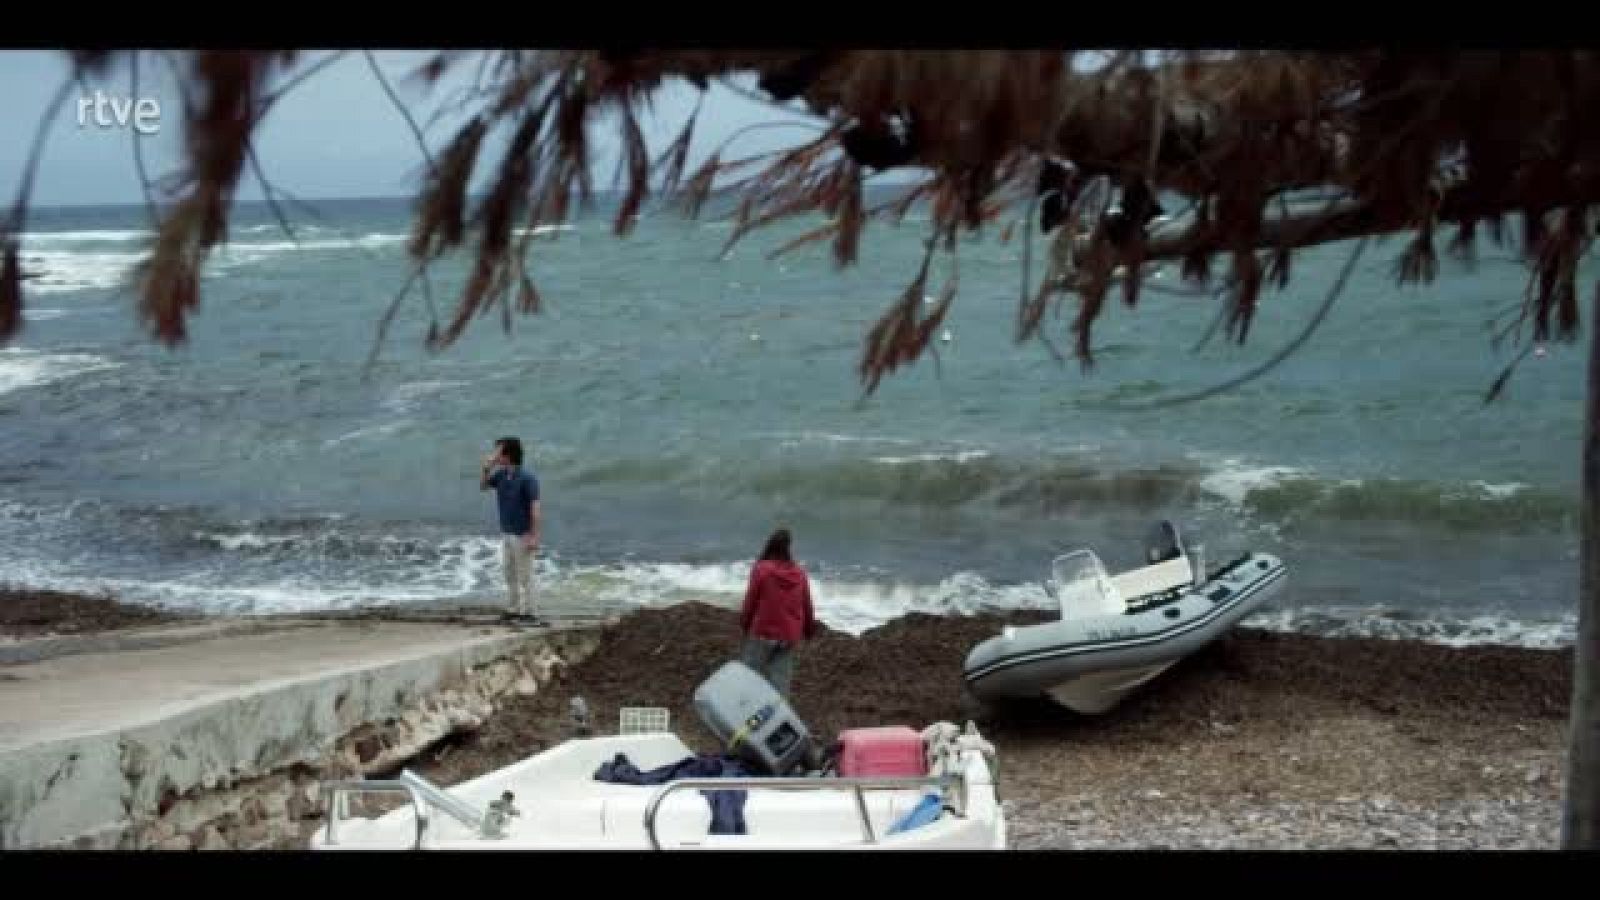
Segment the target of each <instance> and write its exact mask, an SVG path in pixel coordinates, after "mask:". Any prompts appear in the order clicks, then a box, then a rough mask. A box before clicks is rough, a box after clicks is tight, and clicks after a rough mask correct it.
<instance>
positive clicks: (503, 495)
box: [489, 466, 539, 534]
mask: <svg viewBox="0 0 1600 900" xmlns="http://www.w3.org/2000/svg"><path fill="white" fill-rule="evenodd" d="M489 486H490V487H492V488H494V494H495V500H497V501H498V502H499V504H500V531H501V532H502V533H504V534H527V533H528V531H529V529H531V528H532V527H533V516H532V513H531V512H529V509H528V507H530V506H532V505H533V501H535V500H537V499H539V479H538V478H536V477H534V474H533V471H532V470H530V469H525V468H523V467H522V466H515V467H511V468H507V467H505V466H502V467H500V468H499V469H496V470H495V473H494V474H493V475H490V476H489Z"/></svg>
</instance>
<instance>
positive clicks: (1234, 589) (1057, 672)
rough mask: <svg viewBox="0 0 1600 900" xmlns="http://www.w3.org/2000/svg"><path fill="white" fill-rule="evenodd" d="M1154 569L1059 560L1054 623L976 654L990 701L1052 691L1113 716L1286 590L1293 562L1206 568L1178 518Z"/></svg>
mask: <svg viewBox="0 0 1600 900" xmlns="http://www.w3.org/2000/svg"><path fill="white" fill-rule="evenodd" d="M1146 560H1147V562H1148V563H1149V564H1148V565H1146V566H1144V567H1142V568H1138V569H1133V570H1130V571H1128V572H1123V573H1121V574H1119V575H1117V576H1115V577H1109V576H1107V575H1106V570H1105V567H1104V566H1103V565H1102V564H1101V562H1100V559H1099V557H1097V556H1096V555H1095V554H1094V551H1092V550H1077V551H1074V552H1073V553H1069V554H1066V555H1064V556H1060V557H1057V558H1056V560H1055V561H1054V563H1053V564H1052V566H1051V581H1050V582H1048V583H1047V589H1049V590H1050V591H1051V593H1052V594H1053V595H1054V596H1055V597H1056V598H1057V599H1058V600H1059V601H1060V603H1061V618H1060V619H1058V620H1057V621H1054V622H1045V623H1042V624H1039V625H1030V626H1027V627H1023V628H1007V629H1005V631H1004V632H1002V633H1001V634H1000V635H998V636H996V637H993V638H990V639H988V640H986V641H984V642H983V643H981V644H979V645H977V646H976V647H974V648H973V649H972V651H971V652H970V653H969V654H968V655H967V661H966V666H965V669H964V675H965V678H966V682H967V689H968V690H969V691H970V692H971V693H972V694H973V696H974V697H977V698H978V699H980V700H993V699H1000V698H1006V697H1037V696H1039V695H1041V694H1047V695H1049V696H1050V697H1052V698H1054V699H1055V700H1056V702H1058V703H1060V704H1061V705H1063V706H1065V707H1067V708H1068V709H1072V710H1074V711H1076V712H1080V713H1085V714H1089V715H1093V714H1097V713H1103V712H1105V711H1107V710H1109V709H1111V708H1112V707H1114V706H1116V705H1117V703H1118V702H1120V701H1121V700H1122V698H1123V697H1125V696H1127V694H1128V693H1129V692H1130V691H1132V690H1133V689H1134V688H1136V687H1138V686H1139V685H1141V684H1144V683H1146V682H1148V681H1150V680H1151V679H1153V678H1155V677H1156V676H1158V675H1160V674H1161V673H1162V672H1164V671H1166V670H1167V669H1168V668H1169V667H1170V666H1172V665H1173V664H1174V663H1176V662H1178V661H1179V660H1180V659H1183V658H1184V657H1185V656H1188V655H1189V654H1191V653H1193V652H1195V651H1196V650H1198V649H1200V648H1201V647H1203V646H1205V645H1206V644H1209V643H1211V642H1212V641H1214V640H1216V639H1217V638H1219V637H1221V636H1222V635H1223V634H1225V633H1226V632H1227V631H1228V630H1230V629H1232V628H1233V627H1234V626H1235V625H1236V624H1238V622H1239V620H1240V619H1243V618H1244V617H1245V616H1248V615H1250V614H1251V613H1252V612H1255V611H1256V610H1257V609H1259V608H1260V607H1261V606H1262V605H1263V604H1265V603H1267V602H1269V601H1270V600H1272V599H1273V598H1275V597H1276V596H1277V595H1278V593H1279V592H1280V591H1281V590H1282V589H1283V585H1284V581H1285V577H1286V569H1285V568H1284V564H1283V561H1282V560H1280V559H1278V558H1277V557H1275V556H1271V555H1269V554H1265V553H1247V554H1245V555H1244V556H1241V557H1239V558H1238V559H1235V560H1233V561H1232V562H1230V563H1228V564H1227V565H1225V566H1223V567H1222V568H1221V569H1219V570H1217V571H1216V572H1214V573H1212V574H1210V575H1209V576H1207V575H1204V574H1203V571H1202V570H1203V568H1204V560H1203V559H1202V560H1200V561H1199V562H1198V563H1191V561H1190V559H1189V555H1188V552H1187V551H1186V549H1185V548H1184V546H1183V544H1182V541H1181V540H1180V539H1179V537H1178V532H1177V529H1176V528H1174V527H1173V526H1172V524H1171V523H1170V522H1161V523H1159V524H1158V525H1157V526H1156V529H1155V531H1154V532H1153V534H1152V538H1151V540H1150V542H1149V543H1148V544H1147V547H1146Z"/></svg>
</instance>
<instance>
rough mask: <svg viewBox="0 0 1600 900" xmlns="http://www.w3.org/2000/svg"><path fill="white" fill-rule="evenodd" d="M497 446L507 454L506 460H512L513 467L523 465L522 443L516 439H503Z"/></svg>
mask: <svg viewBox="0 0 1600 900" xmlns="http://www.w3.org/2000/svg"><path fill="white" fill-rule="evenodd" d="M495 443H496V444H499V445H500V448H501V449H502V450H504V451H505V452H506V459H509V460H511V464H512V465H513V466H520V465H522V441H521V440H518V439H517V438H514V437H503V438H501V439H500V440H498V441H495Z"/></svg>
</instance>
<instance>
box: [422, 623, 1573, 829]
mask: <svg viewBox="0 0 1600 900" xmlns="http://www.w3.org/2000/svg"><path fill="white" fill-rule="evenodd" d="M1030 618H1032V617H1030V616H1028V615H1018V616H1013V617H1009V618H1007V619H1002V618H1000V617H995V616H985V617H974V618H964V619H957V618H942V617H935V616H925V615H911V616H907V617H905V618H903V619H899V620H896V621H894V622H891V623H889V624H888V625H886V626H884V627H882V628H878V629H875V630H873V631H870V632H867V633H866V634H864V635H862V636H860V637H859V638H857V637H851V636H849V635H845V634H840V633H837V632H831V631H828V632H825V633H824V634H822V635H821V636H820V637H819V638H818V639H817V640H816V641H814V642H812V643H811V644H809V645H807V646H806V647H805V648H804V649H803V650H802V652H801V655H800V658H799V665H798V668H797V672H796V676H795V697H794V700H795V705H796V707H797V709H798V711H799V712H800V714H801V715H802V716H803V717H804V718H805V719H806V721H807V723H808V724H809V725H810V727H811V728H812V729H813V730H814V731H816V732H817V733H819V734H821V735H826V736H831V735H832V734H834V733H836V732H837V731H838V730H839V729H841V728H846V727H851V726H858V725H874V724H906V725H911V726H913V727H921V726H924V725H926V724H928V723H930V722H933V721H936V720H940V719H949V720H952V721H964V720H966V719H967V718H973V719H975V720H976V721H977V722H978V724H979V727H980V728H981V729H982V730H983V732H984V734H985V735H986V736H987V737H989V738H990V739H991V740H992V741H993V742H994V743H995V745H996V746H997V747H998V749H999V752H1000V759H1001V773H1002V780H1003V782H1002V787H1001V790H1002V796H1003V798H1004V800H1005V802H1006V803H1007V806H1008V810H1009V814H1010V823H1011V829H1012V830H1011V836H1012V843H1013V846H1015V847H1016V848H1018V849H1085V848H1119V849H1147V848H1172V849H1234V848H1238V849H1244V848H1249V849H1325V848H1337V849H1350V848H1380V849H1384V848H1396V849H1531V848H1555V847H1556V846H1557V845H1558V843H1559V824H1560V798H1561V787H1562V771H1563V762H1564V758H1563V757H1564V747H1565V744H1564V741H1565V733H1566V713H1567V699H1568V691H1569V687H1568V685H1569V678H1570V674H1569V673H1570V669H1571V654H1570V651H1565V650H1563V651H1550V650H1532V649H1518V648H1509V647H1476V648H1452V647H1444V646H1438V645H1430V644H1420V643H1409V642H1398V641H1383V640H1375V639H1369V640H1362V639H1329V638H1316V637H1308V636H1301V635H1289V634H1276V633H1269V632H1259V631H1252V630H1246V629H1241V630H1239V631H1237V632H1235V633H1234V634H1233V635H1232V636H1230V637H1228V638H1226V639H1225V640H1223V641H1221V642H1219V643H1217V644H1215V645H1213V646H1212V647H1210V648H1209V649H1207V650H1206V651H1204V652H1202V653H1200V654H1197V655H1196V656H1194V657H1192V658H1191V659H1189V660H1188V661H1186V662H1185V663H1183V664H1181V665H1180V666H1177V667H1175V668H1174V669H1173V670H1171V671H1169V672H1168V673H1167V674H1166V675H1165V676H1163V677H1162V678H1161V679H1159V680H1158V681H1157V682H1156V683H1154V684H1152V685H1151V686H1150V687H1149V689H1147V690H1145V691H1144V692H1143V693H1140V694H1137V695H1135V696H1134V697H1132V698H1130V700H1129V701H1128V702H1127V703H1126V704H1125V705H1124V706H1122V707H1120V708H1119V709H1117V710H1114V711H1113V712H1111V713H1109V714H1107V715H1105V716H1102V717H1098V718H1094V719H1086V718H1081V717H1076V716H1074V715H1072V714H1070V713H1067V712H1065V711H1063V710H1058V709H1056V708H1055V707H1053V706H1050V705H1046V704H1019V705H1014V706H1012V707H1010V708H1007V709H1004V710H996V709H987V710H980V709H978V708H976V707H974V706H972V705H971V704H970V703H969V702H968V701H967V700H966V699H965V698H964V697H963V692H962V686H961V681H960V676H959V669H960V661H961V659H962V658H963V657H964V655H965V653H966V650H967V649H968V648H969V647H970V646H971V645H972V644H973V643H974V642H976V641H978V640H980V639H982V638H984V637H986V636H988V635H990V634H992V633H994V631H995V630H996V629H998V628H999V627H1001V626H1002V624H1004V623H1005V622H1006V621H1013V622H1023V621H1028V620H1030ZM736 647H737V638H736V626H735V621H734V616H733V614H732V613H730V612H728V611H726V610H723V609H720V608H715V607H712V606H709V605H703V604H687V605H681V606H675V607H669V608H663V609H653V610H644V611H640V612H637V613H634V614H632V615H630V616H628V617H626V618H625V619H623V620H622V621H621V622H620V623H618V624H616V625H614V626H612V627H611V628H609V629H608V630H607V631H606V632H605V633H604V634H603V635H602V637H601V640H600V644H599V646H598V647H597V649H596V650H595V651H594V653H593V654H592V655H590V656H589V657H588V658H587V659H586V660H585V661H584V662H583V663H581V664H579V665H577V666H574V667H573V668H572V669H571V670H570V671H568V672H567V673H566V675H565V677H564V679H563V680H562V681H560V682H557V683H555V684H553V685H551V688H550V689H548V690H546V691H542V692H540V693H539V694H537V695H534V696H531V697H525V698H517V699H515V700H512V701H511V702H510V703H508V704H507V705H506V706H504V707H502V708H501V709H500V710H499V712H497V714H496V715H495V717H494V718H493V719H491V720H490V721H489V722H488V723H487V724H486V725H485V726H484V727H483V728H482V729H480V730H479V731H477V732H475V733H473V734H472V735H470V736H468V737H466V738H464V739H462V740H459V741H456V742H454V743H451V744H449V745H447V746H442V747H439V748H436V749H435V750H434V751H433V752H432V753H430V754H429V755H428V756H427V757H425V758H424V759H423V760H421V761H419V764H418V766H417V768H418V769H419V770H420V771H422V772H423V773H424V774H426V775H428V776H430V777H434V778H437V779H439V780H441V781H444V782H447V783H453V782H455V781H459V780H462V779H465V778H469V777H472V776H474V775H477V774H480V773H482V772H484V771H488V770H489V769H492V768H495V767H499V766H503V765H506V764H508V763H510V762H512V761H513V760H516V759H519V758H521V757H522V756H525V755H527V754H529V753H533V752H537V751H538V750H540V749H543V748H544V747H546V746H549V745H550V744H552V743H555V742H559V741H560V740H563V739H565V738H566V737H567V736H568V735H569V734H570V732H571V728H570V724H569V722H568V706H567V704H568V701H569V698H570V697H571V696H574V695H579V696H582V697H584V698H585V700H586V701H587V702H588V704H589V706H590V708H591V709H592V710H593V712H594V715H595V717H596V723H597V725H598V726H599V727H601V728H615V727H616V721H617V719H616V716H617V711H618V708H619V707H621V706H623V705H659V706H666V707H668V708H670V709H671V710H672V715H673V724H674V726H675V728H676V729H677V730H679V732H680V733H681V734H683V736H684V738H685V739H686V740H688V741H689V742H690V744H691V745H692V746H695V747H696V748H697V749H704V750H713V749H715V745H714V743H713V742H712V740H711V737H710V735H709V734H707V733H706V732H705V731H704V730H703V729H702V728H701V726H700V723H699V722H698V720H697V719H696V717H695V714H694V711H693V709H692V706H691V703H690V698H691V695H692V693H693V690H694V687H695V686H696V685H697V684H698V683H699V682H700V681H701V680H702V679H703V678H704V677H705V676H706V675H707V674H709V673H710V672H711V671H712V670H713V669H715V668H716V666H718V665H720V664H721V663H722V662H723V661H725V660H727V659H728V658H730V657H731V656H732V655H733V654H734V653H735V652H736Z"/></svg>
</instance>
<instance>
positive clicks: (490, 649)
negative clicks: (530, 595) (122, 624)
mask: <svg viewBox="0 0 1600 900" xmlns="http://www.w3.org/2000/svg"><path fill="white" fill-rule="evenodd" d="M191 632H192V633H191V634H189V635H188V636H179V637H178V638H175V639H172V640H168V638H171V637H172V636H171V635H167V636H166V637H165V638H163V637H160V636H159V635H158V636H157V637H155V638H152V636H151V634H150V633H149V631H148V630H146V633H144V634H143V635H142V637H139V638H137V639H130V640H128V641H126V642H125V643H124V644H123V645H121V646H122V647H123V649H115V648H116V647H117V646H118V645H117V644H116V643H115V642H111V643H110V644H108V645H107V646H110V647H111V648H112V649H104V650H100V651H99V652H82V650H83V648H77V650H76V651H75V652H70V653H65V654H62V655H55V656H50V657H49V658H41V659H38V660H37V661H33V662H25V663H19V664H12V665H5V666H0V846H3V847H6V848H15V847H36V846H63V845H67V846H81V847H96V848H115V847H145V846H170V847H174V848H177V847H184V846H202V845H207V844H209V845H218V844H219V843H220V844H221V845H222V846H255V845H262V846H270V845H271V844H272V842H273V840H274V839H275V838H277V837H281V834H282V832H283V828H282V827H280V826H284V825H285V824H286V823H287V826H289V827H292V825H293V820H295V819H296V818H297V817H296V816H294V815H292V814H290V813H292V812H293V809H291V807H293V806H295V804H292V803H290V802H289V800H290V799H293V797H294V796H298V797H299V799H300V800H301V802H300V803H299V804H298V805H299V806H300V807H302V809H301V812H307V811H306V810H304V809H303V807H304V806H305V805H306V801H307V796H306V782H307V781H314V780H316V778H319V777H323V776H325V775H328V774H332V775H340V776H345V775H351V774H361V773H363V772H370V771H375V770H378V769H380V768H383V767H386V766H389V765H393V764H396V763H398V762H402V761H404V760H405V759H408V758H409V757H410V756H412V755H414V754H415V753H417V752H420V751H421V750H422V749H424V748H426V747H427V746H429V745H431V744H432V743H434V742H436V741H437V740H439V739H440V738H443V737H445V736H446V735H448V734H450V733H451V732H453V731H459V730H467V729H470V728H474V727H476V726H477V725H478V724H481V722H482V720H483V719H484V718H486V717H487V716H488V715H490V714H492V712H493V709H494V705H495V703H496V701H497V700H499V699H502V698H504V697H506V696H508V695H511V694H527V693H532V692H533V691H536V690H538V688H539V687H540V686H541V685H542V684H543V683H545V682H547V681H548V680H549V679H550V678H551V677H552V674H553V672H554V671H555V670H557V669H559V667H560V666H561V665H563V664H570V663H572V662H576V661H577V659H579V658H581V657H582V656H583V655H586V654H587V653H588V651H589V650H590V649H592V647H593V644H594V642H595V640H596V639H597V635H596V633H595V631H594V630H593V629H588V628H561V627H553V628H542V629H537V630H529V631H516V630H512V629H508V628H503V627H498V626H489V625H484V624H472V625H468V624H457V623H450V622H399V621H326V620H322V621H293V620H277V622H276V623H275V625H274V626H272V627H266V628H255V629H246V630H234V631H229V630H227V629H212V631H211V632H206V631H205V630H204V629H202V630H201V631H199V632H193V629H192V627H191ZM105 640H109V637H108V638H107V639H105ZM14 649H15V648H14ZM278 782H282V783H281V784H279V783H278ZM257 783H259V787H260V789H259V790H254V791H252V790H244V791H242V793H241V790H240V788H241V786H244V787H246V788H248V787H249V786H250V785H252V784H257ZM285 791H288V792H289V793H290V795H291V796H290V797H280V796H279V795H281V794H283V793H284V792H285ZM296 792H299V793H298V794H296ZM224 795H230V796H231V795H239V796H238V797H234V800H237V803H234V802H233V800H230V799H219V798H223V796H224ZM253 795H259V796H253ZM252 800H254V801H259V802H256V803H254V804H253V805H252V803H251V801H252ZM235 807H236V808H235ZM256 807H261V808H260V809H257V808H256ZM280 807H282V808H281V809H280ZM228 816H232V819H230V820H228V821H227V823H226V825H227V826H228V827H217V821H216V820H217V819H219V818H224V817H228ZM275 819H282V820H284V821H283V822H276V823H275V822H274V820H275ZM252 820H253V821H252ZM208 828H209V829H210V830H207V829H208ZM230 831H231V832H234V834H232V835H230V834H228V833H227V832H230Z"/></svg>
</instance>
